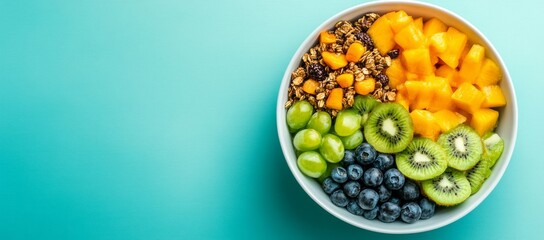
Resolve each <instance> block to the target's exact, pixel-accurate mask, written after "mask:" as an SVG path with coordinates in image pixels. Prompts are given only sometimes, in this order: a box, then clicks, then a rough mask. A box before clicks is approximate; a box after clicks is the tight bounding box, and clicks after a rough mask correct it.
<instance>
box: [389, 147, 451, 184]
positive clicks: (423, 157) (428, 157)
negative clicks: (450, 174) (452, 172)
mask: <svg viewBox="0 0 544 240" xmlns="http://www.w3.org/2000/svg"><path fill="white" fill-rule="evenodd" d="M396 159H397V160H396V162H397V168H398V169H399V171H400V172H401V173H402V174H404V175H405V176H407V177H409V178H411V179H414V180H427V179H431V178H434V177H436V176H438V175H440V174H442V173H443V172H444V171H445V170H446V168H447V167H448V161H447V160H446V153H445V152H444V149H442V147H440V145H438V143H435V142H433V141H432V140H431V139H428V138H422V137H417V138H414V140H412V142H411V143H410V144H409V145H408V147H407V148H406V149H404V151H402V152H400V153H397V155H396Z"/></svg>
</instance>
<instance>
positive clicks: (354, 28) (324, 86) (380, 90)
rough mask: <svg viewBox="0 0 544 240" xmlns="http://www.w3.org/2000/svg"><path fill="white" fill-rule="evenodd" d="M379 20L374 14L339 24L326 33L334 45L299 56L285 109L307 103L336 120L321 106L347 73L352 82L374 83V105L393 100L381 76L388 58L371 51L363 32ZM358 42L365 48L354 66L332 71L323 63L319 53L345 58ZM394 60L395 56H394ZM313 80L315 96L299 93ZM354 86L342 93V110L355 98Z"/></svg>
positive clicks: (314, 48) (385, 80) (332, 112)
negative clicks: (329, 53) (366, 81)
mask: <svg viewBox="0 0 544 240" xmlns="http://www.w3.org/2000/svg"><path fill="white" fill-rule="evenodd" d="M379 17H380V16H379V15H378V14H376V13H367V14H364V15H363V16H362V17H361V18H359V19H357V20H356V21H354V22H350V21H339V22H338V23H336V25H335V28H334V30H332V31H329V33H331V34H334V35H335V36H336V41H335V42H334V43H329V44H327V43H322V42H319V43H317V44H316V45H315V46H314V47H312V48H310V49H309V51H308V52H307V53H305V54H304V55H303V56H302V61H301V64H300V67H298V68H297V69H296V70H295V71H294V72H293V73H292V74H291V84H290V86H289V90H288V101H287V102H286V103H285V107H286V108H288V107H290V106H291V105H292V104H293V103H294V102H296V101H301V100H307V101H308V102H310V104H312V105H313V106H314V108H315V109H316V110H320V111H327V112H329V113H330V114H331V115H332V116H336V114H337V113H338V110H334V109H329V108H326V106H325V101H326V99H327V97H328V96H329V93H330V91H331V90H332V89H334V88H337V87H339V85H338V83H337V81H336V77H337V76H339V75H341V74H343V73H351V74H353V76H354V80H355V81H356V82H359V81H363V80H364V79H366V78H374V79H375V80H376V84H375V88H374V91H373V92H371V93H370V94H371V95H373V96H374V97H375V98H376V99H377V100H378V101H381V102H390V101H394V100H395V96H396V89H392V88H390V87H389V85H388V84H389V79H388V78H387V75H385V70H386V69H387V67H389V66H390V65H391V56H390V55H386V56H382V55H380V53H379V52H378V49H377V48H375V47H374V45H373V43H372V39H371V38H370V37H369V36H368V34H367V33H366V31H367V30H368V28H370V26H371V25H372V23H373V22H374V21H375V20H376V19H378V18H379ZM354 42H359V43H361V44H363V45H364V46H365V47H366V52H364V54H363V55H362V57H361V58H360V59H359V61H357V62H350V63H349V64H347V65H346V66H345V67H342V68H340V69H336V70H333V69H331V68H330V67H329V66H327V64H326V63H325V62H324V60H323V58H322V55H321V53H322V52H325V51H327V52H332V53H341V54H346V52H347V50H348V48H349V47H350V45H351V44H352V43H354ZM395 57H396V56H395ZM310 78H312V79H315V80H317V82H318V84H319V85H318V86H317V88H316V90H315V93H312V94H311V93H307V92H305V91H304V90H303V89H302V85H303V83H304V81H306V80H308V79H310ZM356 94H357V93H356V91H355V88H354V86H353V85H352V86H350V87H347V88H345V89H344V97H343V99H342V105H343V108H344V109H345V108H349V107H351V106H352V105H353V102H354V97H355V95H356Z"/></svg>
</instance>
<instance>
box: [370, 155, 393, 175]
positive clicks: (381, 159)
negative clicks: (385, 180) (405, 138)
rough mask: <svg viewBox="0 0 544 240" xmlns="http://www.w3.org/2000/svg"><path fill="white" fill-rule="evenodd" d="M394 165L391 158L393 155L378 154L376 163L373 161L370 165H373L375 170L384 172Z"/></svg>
mask: <svg viewBox="0 0 544 240" xmlns="http://www.w3.org/2000/svg"><path fill="white" fill-rule="evenodd" d="M394 164H395V158H393V155H391V154H384V153H380V154H378V156H377V157H376V161H374V163H373V164H372V165H374V167H375V168H377V169H380V170H382V171H385V170H387V169H390V168H391V167H393V165H394Z"/></svg>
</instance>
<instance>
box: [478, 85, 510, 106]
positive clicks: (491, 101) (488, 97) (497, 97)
mask: <svg viewBox="0 0 544 240" xmlns="http://www.w3.org/2000/svg"><path fill="white" fill-rule="evenodd" d="M481 90H482V93H483V94H484V96H485V100H484V102H483V103H482V107H484V108H492V107H502V106H504V105H506V98H505V97H504V94H503V92H502V89H501V87H500V86H498V85H491V86H485V87H482V88H481Z"/></svg>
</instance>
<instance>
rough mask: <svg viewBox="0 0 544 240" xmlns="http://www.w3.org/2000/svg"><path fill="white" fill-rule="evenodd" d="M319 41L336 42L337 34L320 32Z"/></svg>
mask: <svg viewBox="0 0 544 240" xmlns="http://www.w3.org/2000/svg"><path fill="white" fill-rule="evenodd" d="M319 42H321V43H327V44H330V43H335V42H336V35H334V33H330V32H327V31H323V32H321V33H320V34H319Z"/></svg>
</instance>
